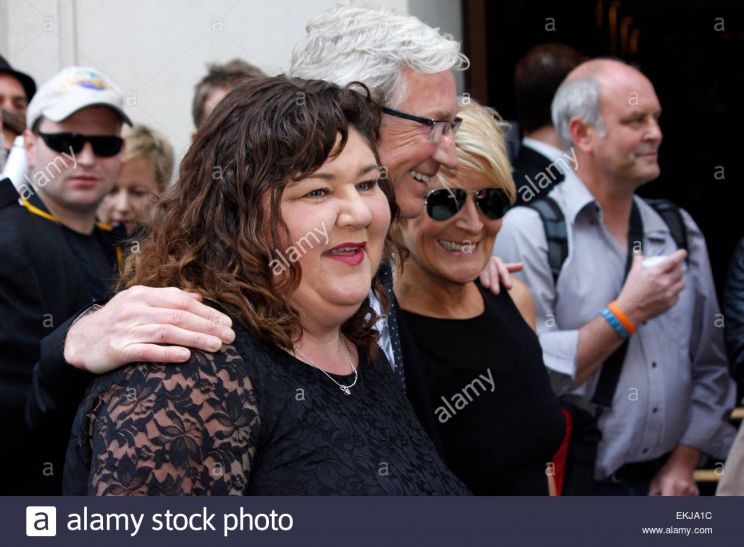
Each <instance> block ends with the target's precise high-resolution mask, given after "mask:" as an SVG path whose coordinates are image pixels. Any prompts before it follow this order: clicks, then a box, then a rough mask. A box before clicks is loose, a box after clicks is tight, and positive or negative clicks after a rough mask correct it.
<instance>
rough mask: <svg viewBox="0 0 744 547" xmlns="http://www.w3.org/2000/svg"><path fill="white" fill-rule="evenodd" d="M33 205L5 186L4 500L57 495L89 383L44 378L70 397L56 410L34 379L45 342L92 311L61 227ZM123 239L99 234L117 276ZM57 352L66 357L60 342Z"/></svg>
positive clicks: (0, 299) (0, 432)
mask: <svg viewBox="0 0 744 547" xmlns="http://www.w3.org/2000/svg"><path fill="white" fill-rule="evenodd" d="M31 201H32V203H31V204H28V206H24V205H23V204H21V203H20V202H19V195H18V193H17V192H16V190H15V188H14V187H13V185H12V184H11V182H10V181H9V180H7V179H6V180H0V416H2V420H0V464H4V466H3V469H5V470H6V474H5V478H4V479H3V481H0V484H2V486H0V494H21V493H29V494H55V493H58V492H59V484H61V482H60V481H61V474H62V463H63V459H64V453H65V450H66V445H67V437H68V433H69V426H70V425H71V423H72V417H73V416H74V412H75V410H76V407H77V404H78V403H79V401H80V399H81V398H82V394H83V392H84V390H85V387H86V385H87V382H88V376H87V374H85V373H83V372H81V371H77V370H76V369H74V368H73V367H70V366H65V365H64V363H63V364H62V369H63V371H64V372H63V373H62V374H56V375H55V374H52V375H50V376H49V377H48V378H47V379H46V381H47V382H54V383H55V385H54V390H55V391H57V392H61V393H65V400H66V401H68V407H67V408H59V405H57V402H56V401H54V400H52V399H48V398H46V397H45V391H46V390H45V386H44V385H43V384H39V383H34V382H33V380H32V378H33V374H34V372H33V371H34V366H35V364H36V363H37V361H39V358H40V355H41V352H42V344H41V342H42V339H43V338H44V337H46V336H47V335H49V334H50V333H52V331H54V329H55V328H57V327H59V326H60V325H61V324H63V323H65V322H66V321H68V320H69V319H70V318H71V317H73V316H74V315H76V314H77V312H78V311H79V310H80V309H81V308H84V307H86V306H89V305H90V304H91V302H92V297H91V296H90V294H89V292H88V288H87V286H86V282H85V277H84V275H83V273H82V271H81V269H80V267H79V266H78V264H77V262H76V259H75V256H74V254H73V253H72V252H71V251H70V250H69V248H68V245H67V243H66V241H65V236H64V233H63V230H64V228H63V227H62V226H61V225H60V224H58V223H57V222H56V221H55V220H54V219H53V217H52V218H50V217H51V215H49V214H48V212H47V211H46V210H45V209H44V206H43V204H42V203H41V202H40V200H38V198H31ZM119 235H120V233H119V232H118V231H117V232H115V231H110V230H109V231H107V230H105V229H102V228H100V227H97V228H96V237H97V239H98V241H99V242H100V243H101V245H102V247H103V249H104V254H106V256H107V257H108V259H109V261H110V262H111V267H112V272H114V271H115V268H116V265H117V253H116V248H115V239H116V238H117V237H119ZM58 344H59V347H56V346H57V345H58ZM54 346H55V347H54V348H53V349H54V350H55V352H56V353H58V354H59V355H62V351H61V349H62V347H61V340H59V339H57V340H56V342H54ZM48 349H49V348H48ZM32 386H33V389H32ZM30 401H33V405H31V406H32V407H33V410H34V412H31V413H29V412H28V410H29V408H28V407H29V404H30ZM30 414H32V415H30ZM39 414H47V415H48V416H46V417H45V418H51V419H44V420H40V422H39V423H41V422H43V427H39V428H38V429H36V430H32V427H31V426H32V425H33V424H31V423H30V422H32V421H33V420H36V419H38V418H39ZM11 470H12V471H11Z"/></svg>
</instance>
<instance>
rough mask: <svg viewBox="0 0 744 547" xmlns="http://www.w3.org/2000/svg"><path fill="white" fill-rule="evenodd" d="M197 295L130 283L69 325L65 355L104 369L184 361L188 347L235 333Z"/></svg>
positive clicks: (210, 346)
mask: <svg viewBox="0 0 744 547" xmlns="http://www.w3.org/2000/svg"><path fill="white" fill-rule="evenodd" d="M201 300H202V299H201V297H200V296H199V295H197V294H193V293H188V292H185V291H182V290H180V289H176V288H173V287H166V288H151V287H142V286H136V287H131V288H129V289H127V290H125V291H122V292H120V293H118V294H117V295H116V296H114V297H113V298H112V299H111V300H110V301H109V302H108V303H107V304H106V305H105V306H103V307H102V308H100V309H99V310H97V311H95V312H93V313H90V314H88V315H86V316H84V317H82V318H81V319H80V320H79V321H77V322H76V323H75V324H74V325H72V326H70V328H69V330H68V331H67V333H66V335H65V342H64V359H65V361H66V362H67V363H69V364H70V365H72V366H74V367H77V368H80V369H83V370H87V371H89V372H93V373H95V374H102V373H104V372H108V371H109V370H112V369H115V368H118V367H120V366H121V365H123V364H125V363H132V362H137V361H144V362H162V363H180V362H184V361H186V360H187V359H188V358H189V356H190V351H189V349H188V348H193V349H198V350H202V351H217V350H219V349H220V347H221V346H222V344H223V343H225V344H229V343H231V342H232V341H233V340H234V339H235V332H234V331H233V330H232V328H231V327H232V321H231V320H230V318H229V317H228V316H227V315H225V314H224V313H221V312H219V311H217V310H215V309H214V308H211V307H209V306H207V305H205V304H203V303H202V301H201Z"/></svg>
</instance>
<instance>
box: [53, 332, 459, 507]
mask: <svg viewBox="0 0 744 547" xmlns="http://www.w3.org/2000/svg"><path fill="white" fill-rule="evenodd" d="M236 336H237V338H236V342H235V345H234V346H229V347H226V348H223V350H221V351H220V352H218V353H212V354H207V353H202V352H197V351H193V352H192V357H191V359H190V360H189V361H188V362H186V363H184V364H180V365H179V364H167V365H153V364H137V365H132V366H127V367H124V368H122V369H120V370H118V371H115V372H113V373H110V374H107V375H105V376H102V377H100V378H98V379H97V380H96V381H95V382H94V384H93V385H92V386H91V388H90V389H89V391H88V393H87V395H86V397H85V399H84V400H83V403H82V404H81V406H80V408H79V410H78V413H77V416H76V418H75V423H74V425H73V430H72V438H71V440H70V445H69V447H68V452H67V461H66V464H65V476H64V491H65V494H67V495H83V494H88V495H91V494H99V495H103V494H111V495H121V494H148V495H157V494H218V495H220V494H246V495H333V494H342V495H345V494H349V495H424V494H434V495H438V494H460V495H461V494H468V493H469V492H468V490H467V489H466V488H465V486H464V485H463V484H462V483H461V482H460V481H459V480H458V479H457V477H455V476H454V475H453V474H452V473H451V472H450V471H449V470H448V469H447V468H446V467H445V465H444V464H443V463H442V461H441V459H440V458H439V456H438V455H437V453H436V451H435V449H434V447H433V445H432V443H431V441H430V440H429V438H428V437H427V436H426V433H424V431H423V429H422V428H421V426H420V425H419V423H418V421H417V420H416V418H415V416H414V413H413V410H412V408H411V406H410V404H409V403H408V401H407V399H406V397H405V394H404V393H403V390H402V389H401V388H400V386H399V385H398V384H397V383H396V380H395V377H394V376H393V372H392V370H391V368H390V365H389V364H388V363H387V361H386V360H385V358H384V354H383V352H379V354H378V355H379V357H378V359H377V361H376V362H375V363H374V364H373V365H367V364H366V363H365V356H364V354H363V353H362V352H360V363H362V364H361V366H360V367H359V370H358V373H359V379H358V381H357V384H356V385H355V386H354V387H353V388H351V394H350V395H345V394H344V393H343V392H342V391H341V390H340V389H339V387H338V386H336V385H335V384H334V383H333V382H332V381H331V380H330V379H329V378H328V377H326V376H325V375H324V374H323V373H322V372H321V371H319V370H317V369H315V368H314V367H311V366H309V365H307V364H305V363H302V362H300V361H298V360H296V359H295V358H293V357H292V356H291V355H289V354H287V353H286V352H284V351H281V350H279V349H277V348H275V347H273V346H270V345H268V344H265V343H263V342H260V341H258V340H257V339H256V338H254V337H252V336H251V335H249V334H247V333H246V332H245V331H244V330H243V329H242V328H239V327H238V328H237V329H236ZM334 378H335V379H336V380H337V381H338V382H340V383H342V384H347V385H348V384H350V383H351V382H352V381H353V375H350V376H334Z"/></svg>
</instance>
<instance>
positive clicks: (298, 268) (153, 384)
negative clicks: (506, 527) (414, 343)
mask: <svg viewBox="0 0 744 547" xmlns="http://www.w3.org/2000/svg"><path fill="white" fill-rule="evenodd" d="M378 124H379V111H378V109H377V107H376V106H375V105H374V104H372V102H371V101H370V100H369V98H365V97H364V96H363V95H361V94H358V93H356V92H355V91H353V90H350V89H341V88H338V87H336V86H334V85H332V84H329V83H326V82H320V81H303V80H289V79H287V78H284V77H277V78H268V79H264V80H257V81H251V82H247V83H244V84H241V85H239V86H238V87H236V88H235V89H234V90H233V91H232V92H231V93H230V94H229V95H228V96H227V97H226V98H225V99H224V100H223V101H222V102H221V103H220V104H219V105H218V107H217V109H216V110H215V112H214V113H213V115H212V116H211V117H210V118H209V120H208V121H207V123H206V124H205V125H204V126H203V127H202V128H201V129H200V130H199V132H198V133H197V135H196V138H195V141H194V143H193V145H192V146H191V148H190V149H189V151H188V153H187V154H186V157H185V158H184V160H183V163H182V165H181V169H180V175H179V180H178V182H177V184H176V185H175V186H174V188H173V189H172V190H171V191H170V193H169V194H168V195H167V196H166V198H165V199H164V200H163V201H162V202H161V203H160V204H159V205H158V208H157V210H156V211H155V218H154V222H153V224H152V227H151V229H150V231H149V233H148V234H147V236H146V239H145V241H144V243H143V244H142V245H141V248H140V251H139V252H138V253H136V254H134V255H132V257H131V259H130V260H129V262H128V264H127V266H126V268H125V271H124V274H123V280H122V285H123V286H124V287H131V286H133V285H147V286H151V287H169V286H176V287H179V288H181V289H184V290H187V291H192V292H196V293H199V294H200V295H202V297H203V298H204V300H205V302H209V303H211V304H212V305H214V306H215V307H218V308H220V309H221V310H222V311H224V312H225V313H227V314H228V315H229V316H230V317H231V318H232V319H233V321H234V324H235V325H236V334H237V337H236V340H235V343H234V344H233V345H232V346H228V347H226V348H223V349H222V350H220V351H218V352H216V353H211V354H209V353H202V352H199V351H193V352H192V356H191V359H190V360H189V361H188V362H186V363H184V364H179V365H173V364H170V365H167V366H166V365H155V366H153V365H143V364H133V365H130V366H127V367H124V368H123V369H120V370H118V371H116V372H113V373H110V374H108V375H106V376H103V377H101V378H99V379H98V380H97V381H96V382H95V383H94V384H93V385H92V387H91V388H90V389H89V391H88V393H87V395H86V397H85V399H84V401H83V403H82V405H81V406H80V408H79V410H78V414H77V416H76V419H75V425H74V426H73V431H72V438H71V441H70V445H69V448H68V454H67V462H66V466H65V477H64V484H65V493H66V494H251V495H254V494H255V495H267V494H276V495H295V494H312V495H323V494H383V495H384V494H395V495H399V494H462V493H466V492H467V490H466V488H465V487H464V486H463V485H462V483H460V482H459V481H458V480H457V479H456V478H455V477H454V475H452V474H451V473H450V472H449V470H447V468H446V467H445V466H444V464H443V463H442V462H441V460H440V459H439V457H438V456H437V454H436V451H435V449H434V447H433V445H432V443H431V441H430V440H429V439H428V437H427V436H426V433H425V432H424V431H423V430H422V428H421V426H420V425H419V423H418V421H417V420H416V418H415V416H414V414H413V411H412V409H411V407H410V406H409V404H408V402H407V400H406V397H405V394H404V393H403V391H402V390H401V389H400V388H399V387H398V386H397V384H396V383H395V382H396V381H395V379H394V377H393V373H392V371H391V368H390V366H389V365H388V364H387V363H386V362H385V361H384V359H385V358H384V354H383V353H382V352H378V351H377V345H376V340H377V333H376V331H375V330H374V328H373V325H374V323H375V322H376V320H377V319H378V317H377V315H376V314H375V312H374V311H373V309H372V308H371V307H370V306H369V304H368V302H367V296H368V293H369V291H370V288H371V287H373V288H374V289H375V290H376V292H377V294H379V295H381V296H382V295H384V294H385V291H384V290H381V289H380V287H379V284H378V283H377V282H376V281H375V274H376V271H377V268H378V266H379V265H380V262H381V261H382V260H383V259H389V258H390V252H391V242H390V240H389V239H388V236H387V231H388V227H389V224H390V220H391V216H392V217H395V216H396V215H397V207H396V206H395V202H394V200H393V195H392V189H391V187H390V184H389V183H388V182H387V181H386V180H385V179H384V178H383V177H381V176H380V166H379V158H378V157H377V152H376V147H375V144H376V141H377V132H378Z"/></svg>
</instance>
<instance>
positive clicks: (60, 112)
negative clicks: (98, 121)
mask: <svg viewBox="0 0 744 547" xmlns="http://www.w3.org/2000/svg"><path fill="white" fill-rule="evenodd" d="M89 106H108V107H109V108H111V109H112V110H114V111H115V112H116V113H117V114H118V115H119V117H120V118H121V119H122V120H123V121H124V122H125V123H127V124H129V125H132V121H131V120H130V119H129V116H127V115H126V113H125V112H124V96H123V95H122V94H121V91H119V89H118V88H117V87H116V86H115V85H114V83H113V82H112V81H111V80H110V79H109V78H108V77H107V76H106V75H105V74H103V73H102V72H100V71H98V70H96V69H94V68H90V67H81V66H69V67H67V68H64V69H62V71H61V72H59V73H58V74H57V75H56V76H54V77H52V78H51V79H50V80H47V81H46V82H44V84H43V85H42V86H41V87H40V88H39V89H38V90H37V91H36V94H35V95H34V98H33V99H31V102H30V103H29V104H28V107H27V108H26V126H27V127H28V128H29V129H30V128H32V127H33V126H34V124H35V123H36V121H37V120H38V119H39V118H41V117H42V116H44V117H45V118H49V119H50V120H52V121H53V122H61V121H62V120H65V119H67V118H69V117H70V116H72V115H73V114H74V113H75V112H77V111H78V110H82V109H83V108H88V107H89Z"/></svg>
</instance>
